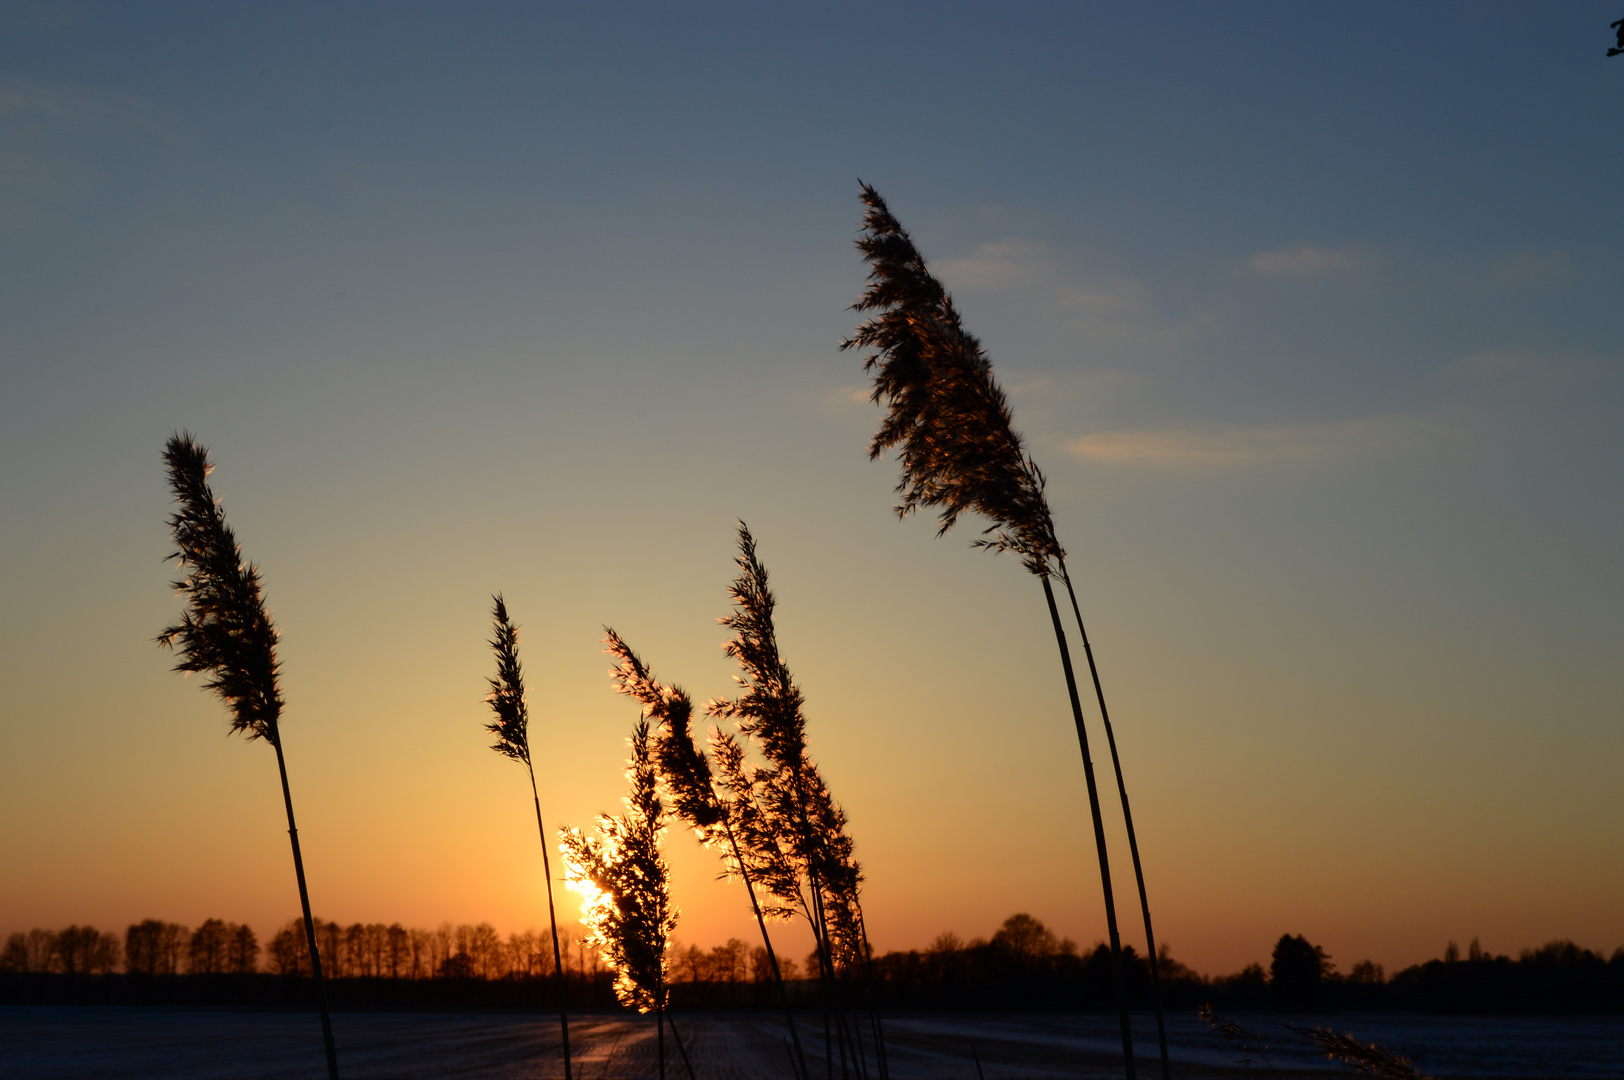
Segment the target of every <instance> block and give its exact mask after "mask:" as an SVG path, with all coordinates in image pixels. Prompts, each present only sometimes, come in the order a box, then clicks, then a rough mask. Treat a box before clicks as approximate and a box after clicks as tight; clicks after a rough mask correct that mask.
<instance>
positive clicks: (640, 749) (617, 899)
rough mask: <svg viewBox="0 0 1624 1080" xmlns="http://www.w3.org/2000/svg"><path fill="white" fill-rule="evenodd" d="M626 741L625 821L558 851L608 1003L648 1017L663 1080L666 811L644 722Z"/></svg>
mask: <svg viewBox="0 0 1624 1080" xmlns="http://www.w3.org/2000/svg"><path fill="white" fill-rule="evenodd" d="M630 741H631V749H632V757H631V763H630V766H629V767H628V768H627V770H626V778H627V779H628V780H630V781H631V785H632V788H631V792H630V794H629V795H628V796H627V797H626V813H624V814H621V815H619V816H611V815H609V814H600V815H599V816H598V832H599V834H600V835H599V836H596V837H587V836H583V835H582V834H581V832H580V830H579V829H563V830H561V831H560V836H561V838H562V845H561V846H562V848H563V851H564V865H565V867H566V869H567V873H568V881H569V886H570V888H571V889H574V890H576V891H577V892H579V893H580V894H581V896H582V901H581V919H582V922H584V923H585V924H586V927H587V930H588V933H589V935H590V936H589V937H588V941H589V943H590V944H591V945H592V946H593V947H594V948H596V949H597V950H598V952H599V954H600V955H601V956H602V957H603V959H604V961H605V962H606V963H607V964H608V965H609V967H610V968H611V969H612V970H613V971H614V973H615V984H614V989H615V997H616V998H617V999H619V1001H620V1003H621V1004H622V1005H626V1006H629V1007H631V1008H634V1009H636V1010H637V1011H638V1012H644V1013H646V1012H653V1013H654V1014H655V1018H654V1020H655V1028H656V1031H657V1032H658V1035H657V1039H658V1042H659V1055H660V1080H665V1005H666V988H667V985H668V984H669V982H670V980H669V979H668V978H667V975H668V972H667V964H668V960H669V958H668V956H667V951H668V948H669V946H670V941H671V931H672V930H673V929H675V928H676V925H677V915H678V912H677V908H676V905H674V904H673V903H671V889H670V884H669V882H670V870H669V868H668V867H667V866H666V863H665V857H664V856H663V855H662V854H661V853H660V840H661V837H662V836H663V835H664V833H665V807H664V805H663V804H662V803H661V801H660V795H659V775H658V772H657V771H656V769H655V766H654V755H653V753H652V751H651V747H650V739H649V722H648V718H647V717H639V718H638V721H637V726H636V727H635V728H634V729H633V730H632V737H631V740H630ZM684 1056H685V1057H686V1051H684Z"/></svg>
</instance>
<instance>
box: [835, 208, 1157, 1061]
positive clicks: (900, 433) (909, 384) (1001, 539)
mask: <svg viewBox="0 0 1624 1080" xmlns="http://www.w3.org/2000/svg"><path fill="white" fill-rule="evenodd" d="M862 200H863V202H864V203H865V204H866V205H867V207H868V209H867V212H866V214H865V216H864V219H863V227H864V234H863V236H862V237H861V238H860V239H859V240H858V241H857V247H858V249H859V250H860V251H861V252H862V253H863V257H864V259H866V260H867V262H868V264H869V275H868V281H869V283H868V286H867V288H866V289H865V290H864V292H863V296H862V298H861V299H860V300H859V301H858V302H857V303H856V304H854V305H853V307H854V308H855V309H856V310H858V311H873V312H877V314H875V315H874V316H872V317H871V318H870V319H868V321H866V322H865V323H863V324H862V325H861V326H860V327H858V329H857V332H856V333H855V334H854V335H853V336H852V337H851V338H850V339H849V340H847V341H844V342H842V343H841V348H842V349H848V348H865V349H873V350H874V352H873V353H872V354H871V355H869V356H868V357H867V358H865V360H864V363H863V366H864V370H866V371H869V372H871V373H872V374H873V379H874V386H873V391H872V393H871V395H870V398H871V400H872V401H873V402H874V403H875V404H877V405H882V406H884V407H885V409H886V415H885V418H884V419H883V420H882V421H881V424H880V429H879V431H878V432H876V433H875V435H874V437H873V439H872V440H871V441H870V442H869V457H870V458H878V457H880V456H881V455H883V454H885V453H886V452H888V451H890V450H893V449H894V450H896V451H897V456H898V460H899V462H900V464H901V470H902V475H901V479H900V480H899V482H898V484H897V489H896V490H897V493H898V494H899V495H900V496H901V502H900V503H899V504H898V505H897V506H896V508H895V509H896V512H897V514H898V516H901V517H906V516H907V515H908V514H911V513H913V512H914V511H915V510H917V509H919V508H921V507H927V508H932V509H935V510H936V511H937V512H938V522H939V527H938V530H937V535H938V536H940V535H942V534H943V533H946V532H947V531H948V530H949V529H951V528H952V527H953V525H954V524H955V523H957V521H958V519H959V517H960V515H962V514H964V513H966V512H969V511H974V512H975V513H977V514H980V515H981V516H982V517H984V518H986V519H987V521H988V522H989V523H990V524H989V525H988V526H987V528H986V529H985V530H984V531H983V533H982V536H981V538H980V539H978V540H976V541H975V545H976V546H977V547H983V548H987V549H989V550H991V551H993V552H995V553H997V552H1003V551H1008V552H1013V553H1014V554H1016V555H1018V556H1019V557H1020V559H1021V563H1022V565H1023V566H1025V567H1026V569H1027V570H1028V571H1030V572H1031V573H1033V574H1035V575H1037V577H1038V578H1039V580H1040V581H1041V582H1042V584H1043V594H1044V599H1045V601H1046V602H1047V605H1048V608H1049V618H1050V622H1051V623H1052V625H1053V628H1054V634H1055V641H1056V644H1057V645H1058V646H1059V649H1060V661H1061V666H1062V668H1063V670H1064V673H1065V677H1066V692H1067V695H1068V697H1069V699H1070V703H1071V710H1072V719H1073V721H1074V722H1075V724H1076V727H1077V741H1078V746H1079V748H1080V749H1081V751H1082V755H1083V770H1084V775H1085V777H1086V780H1087V785H1088V798H1089V808H1090V811H1091V813H1092V816H1093V824H1094V841H1095V846H1096V848H1097V850H1098V857H1099V863H1100V881H1101V887H1102V889H1103V891H1104V895H1105V915H1106V927H1107V930H1108V933H1109V938H1110V943H1111V953H1112V956H1113V958H1114V960H1115V963H1116V968H1117V979H1118V994H1117V1003H1118V1012H1119V1017H1120V1025H1121V1032H1122V1050H1123V1061H1124V1067H1125V1069H1126V1070H1127V1074H1128V1076H1129V1077H1130V1078H1131V1077H1132V1076H1133V1075H1134V1062H1133V1040H1132V1034H1131V1031H1130V1028H1129V1024H1128V1006H1127V992H1126V986H1125V984H1124V982H1123V979H1122V963H1121V940H1120V936H1119V934H1118V931H1117V921H1116V900H1115V897H1114V895H1113V892H1112V888H1111V869H1110V859H1109V857H1108V854H1107V851H1106V842H1105V826H1104V822H1103V819H1102V817H1101V814H1100V801H1099V794H1098V790H1097V788H1096V785H1095V779H1094V764H1093V760H1092V758H1091V757H1090V755H1089V750H1088V735H1087V733H1086V731H1085V730H1084V727H1083V712H1082V704H1081V701H1080V700H1079V698H1078V693H1077V680H1076V676H1075V674H1074V672H1073V670H1072V665H1071V652H1070V649H1069V647H1068V646H1067V644H1066V635H1065V630H1064V628H1063V627H1062V626H1061V621H1060V612H1059V608H1058V607H1057V605H1056V603H1055V597H1054V589H1053V587H1052V586H1051V584H1050V581H1049V579H1050V577H1051V576H1058V577H1059V578H1060V580H1061V581H1062V582H1063V583H1064V584H1065V586H1066V591H1067V593H1068V595H1069V596H1070V598H1071V605H1072V612H1073V615H1074V616H1075V617H1076V619H1077V628H1078V633H1079V635H1080V636H1081V638H1082V642H1083V649H1084V652H1085V653H1086V654H1087V658H1088V667H1089V673H1090V675H1091V676H1092V677H1093V682H1094V691H1095V695H1096V697H1097V698H1098V701H1099V706H1100V714H1101V717H1102V719H1103V721H1104V724H1105V732H1106V738H1107V740H1108V742H1109V744H1110V748H1111V761H1112V765H1113V767H1114V769H1115V772H1116V779H1117V789H1118V791H1119V793H1120V795H1121V801H1122V812H1123V817H1124V819H1125V821H1126V824H1127V831H1128V843H1129V850H1130V852H1131V853H1132V856H1133V864H1134V875H1135V877H1136V879H1137V880H1138V884H1139V899H1140V908H1141V910H1142V912H1143V914H1144V921H1145V937H1146V941H1147V944H1148V948H1147V950H1146V951H1147V953H1148V955H1149V956H1150V957H1151V958H1152V960H1151V970H1152V982H1153V987H1154V990H1155V1000H1156V1029H1157V1036H1158V1041H1159V1043H1160V1047H1161V1062H1162V1076H1163V1080H1168V1078H1169V1076H1170V1069H1169V1062H1168V1056H1167V1028H1166V1022H1165V1019H1164V1017H1163V1013H1162V1006H1161V992H1160V975H1159V973H1158V972H1157V971H1156V963H1155V956H1156V938H1155V933H1154V931H1153V930H1152V929H1151V920H1150V902H1149V900H1148V898H1147V896H1146V892H1145V884H1144V872H1143V869H1142V868H1141V866H1140V860H1139V843H1138V839H1137V837H1136V836H1135V834H1134V829H1133V814H1132V812H1131V810H1130V809H1129V805H1128V790H1127V786H1126V784H1125V783H1124V781H1123V778H1122V767H1121V763H1120V760H1119V758H1118V755H1117V749H1116V737H1115V735H1114V733H1113V732H1112V730H1111V719H1110V714H1109V712H1108V711H1107V710H1106V707H1105V693H1104V691H1103V690H1102V689H1101V686H1100V680H1099V672H1098V669H1097V667H1096V666H1095V663H1094V651H1093V648H1092V647H1091V645H1090V644H1089V641H1088V632H1087V630H1086V629H1085V628H1084V626H1083V621H1082V612H1081V609H1080V608H1079V606H1078V604H1077V596H1076V591H1075V590H1074V589H1073V588H1072V583H1071V578H1070V575H1069V574H1068V573H1067V571H1066V555H1065V550H1064V549H1063V548H1062V547H1061V546H1060V542H1059V540H1058V539H1057V538H1056V536H1055V530H1054V520H1053V517H1052V515H1051V514H1050V511H1049V504H1048V500H1047V499H1046V498H1045V497H1044V493H1043V492H1044V479H1043V473H1042V472H1041V471H1040V470H1039V469H1038V467H1037V463H1036V462H1034V461H1033V460H1032V457H1031V455H1030V454H1029V453H1027V451H1026V448H1025V445H1024V443H1023V442H1022V440H1021V436H1020V435H1019V434H1018V433H1017V432H1016V431H1015V429H1014V422H1013V415H1012V413H1011V411H1010V408H1009V402H1008V400H1007V398H1006V397H1005V396H1004V392H1003V389H1002V388H1001V387H1000V386H999V385H998V382H997V380H996V379H995V378H994V377H993V374H992V363H991V361H990V360H988V358H987V355H986V353H985V351H984V350H983V349H982V347H981V342H980V341H979V340H977V339H976V338H975V337H974V336H973V335H971V334H969V333H968V332H966V331H965V329H964V327H963V324H962V322H961V320H960V318H959V313H958V311H957V309H956V308H955V307H954V306H953V301H952V298H951V297H950V296H949V295H948V293H947V290H946V289H945V288H943V287H942V284H941V282H940V281H938V280H937V279H936V278H935V277H934V276H933V275H932V274H931V273H930V270H929V269H928V268H927V267H926V265H925V260H924V257H923V256H922V255H920V254H919V250H918V249H917V248H916V247H915V246H914V243H913V239H912V238H911V237H910V236H909V235H908V233H907V231H906V230H904V229H903V228H902V225H901V224H900V223H899V222H898V221H897V219H896V218H895V217H894V216H893V215H892V214H891V212H890V210H889V209H888V208H887V207H886V205H885V200H883V199H882V198H880V196H879V193H878V192H876V191H875V190H874V189H873V188H872V187H870V186H869V185H867V184H864V185H863V186H862Z"/></svg>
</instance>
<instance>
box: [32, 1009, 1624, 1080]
mask: <svg viewBox="0 0 1624 1080" xmlns="http://www.w3.org/2000/svg"><path fill="white" fill-rule="evenodd" d="M1238 1019H1241V1020H1243V1021H1244V1022H1245V1023H1247V1024H1248V1025H1249V1026H1251V1027H1253V1028H1254V1029H1255V1030H1257V1031H1258V1032H1259V1033H1260V1034H1263V1035H1264V1036H1265V1038H1267V1039H1268V1040H1269V1041H1270V1042H1271V1043H1272V1044H1273V1045H1274V1046H1275V1047H1276V1050H1275V1056H1274V1061H1275V1065H1276V1066H1277V1067H1279V1068H1280V1071H1281V1072H1282V1073H1283V1074H1287V1075H1293V1074H1294V1075H1301V1074H1303V1073H1314V1074H1317V1075H1318V1076H1321V1077H1324V1076H1325V1075H1326V1074H1325V1073H1324V1072H1323V1071H1322V1070H1323V1069H1324V1068H1326V1064H1325V1063H1324V1062H1323V1060H1318V1059H1316V1058H1315V1057H1314V1056H1313V1055H1312V1054H1311V1053H1310V1052H1308V1051H1306V1050H1304V1049H1301V1048H1299V1047H1298V1045H1297V1044H1296V1043H1295V1040H1294V1038H1293V1037H1292V1036H1290V1035H1289V1034H1288V1033H1286V1032H1285V1031H1283V1030H1282V1029H1281V1028H1280V1027H1279V1025H1278V1022H1277V1020H1276V1019H1274V1018H1269V1017H1259V1016H1248V1017H1239V1018H1238ZM1297 1022H1300V1023H1325V1024H1327V1025H1329V1026H1332V1027H1335V1028H1337V1029H1338V1030H1342V1031H1351V1032H1352V1033H1354V1034H1356V1035H1358V1036H1360V1037H1361V1038H1362V1039H1364V1040H1365V1041H1373V1042H1377V1043H1380V1044H1382V1045H1384V1046H1386V1047H1388V1048H1389V1049H1392V1050H1397V1051H1400V1052H1403V1053H1405V1054H1407V1055H1408V1056H1410V1057H1412V1058H1413V1059H1414V1060H1415V1062H1416V1064H1417V1065H1418V1066H1419V1067H1420V1068H1421V1069H1422V1071H1424V1072H1428V1073H1431V1074H1432V1075H1435V1076H1439V1077H1450V1076H1473V1077H1489V1076H1496V1077H1536V1076H1538V1077H1624V1020H1613V1019H1607V1020H1598V1019H1575V1020H1566V1019H1500V1018H1493V1019H1485V1018H1440V1017H1421V1016H1394V1015H1392V1014H1384V1015H1380V1016H1376V1015H1367V1016H1336V1017H1324V1018H1314V1017H1306V1018H1297ZM678 1023H679V1025H681V1027H682V1029H683V1037H684V1041H685V1042H686V1043H688V1044H689V1045H688V1053H689V1057H690V1059H691V1060H692V1062H693V1065H694V1071H695V1073H696V1074H697V1076H698V1077H699V1078H700V1080H744V1078H764V1080H779V1078H782V1080H793V1074H792V1073H791V1071H790V1067H789V1058H788V1051H787V1048H786V1045H785V1037H784V1035H785V1029H784V1026H783V1022H782V1020H779V1021H777V1022H774V1021H773V1020H772V1019H771V1018H769V1017H766V1016H753V1015H740V1014H737V1013H734V1014H686V1015H680V1016H679V1017H678ZM333 1026H334V1029H335V1032H336V1035H337V1040H338V1049H339V1057H340V1065H341V1069H342V1073H343V1075H344V1076H345V1077H347V1078H354V1080H363V1078H384V1077H400V1078H403V1080H404V1078H428V1077H536V1078H540V1077H548V1078H550V1077H560V1076H562V1075H563V1069H562V1065H561V1062H560V1059H559V1055H558V1026H557V1023H556V1021H549V1020H548V1019H547V1018H545V1017H536V1016H530V1015H523V1014H513V1013H501V1014H496V1013H484V1014H480V1013H474V1014H454V1013H340V1014H338V1015H336V1016H335V1017H334V1019H333ZM1136 1026H1137V1027H1138V1028H1139V1031H1138V1038H1139V1039H1141V1040H1143V1042H1142V1044H1141V1046H1142V1049H1141V1053H1143V1052H1144V1051H1149V1053H1150V1055H1151V1057H1150V1058H1147V1059H1142V1064H1141V1066H1140V1075H1141V1076H1142V1077H1146V1078H1147V1080H1148V1078H1150V1077H1152V1076H1153V1074H1154V1073H1155V1072H1156V1069H1155V1063H1154V1060H1153V1058H1154V1053H1155V1049H1154V1041H1153V1040H1154V1029H1153V1028H1152V1026H1151V1024H1150V1021H1149V1019H1148V1018H1147V1017H1138V1018H1136ZM819 1030H821V1029H820V1027H819V1025H818V1024H817V1023H816V1019H815V1018H814V1017H812V1016H810V1015H809V1016H807V1017H805V1023H804V1025H803V1026H802V1038H803V1040H804V1041H805V1042H806V1045H807V1050H808V1052H809V1053H810V1054H811V1055H812V1056H813V1058H814V1060H813V1062H812V1073H813V1077H814V1080H817V1078H818V1077H821V1076H822V1075H824V1072H823V1059H822V1056H821V1053H822V1040H821V1038H819V1036H818V1031H819ZM1171 1031H1172V1040H1171V1041H1172V1043H1173V1048H1174V1049H1173V1058H1174V1061H1175V1068H1174V1075H1175V1076H1177V1077H1181V1078H1188V1080H1199V1078H1205V1077H1212V1078H1219V1077H1230V1078H1238V1077H1239V1076H1241V1075H1242V1072H1241V1071H1240V1070H1238V1069H1237V1068H1236V1067H1235V1063H1234V1058H1235V1054H1234V1053H1233V1052H1231V1051H1229V1050H1227V1049H1226V1048H1225V1047H1224V1046H1222V1045H1221V1044H1220V1043H1219V1042H1218V1041H1217V1040H1216V1039H1215V1038H1213V1037H1212V1036H1211V1035H1210V1034H1209V1033H1208V1032H1207V1030H1206V1027H1205V1026H1204V1025H1203V1024H1201V1023H1200V1021H1199V1020H1197V1019H1196V1018H1195V1017H1193V1016H1183V1015H1181V1016H1177V1017H1174V1018H1172V1028H1171ZM571 1035H572V1041H573V1049H574V1051H575V1053H574V1059H575V1062H576V1070H575V1075H576V1076H577V1077H580V1078H582V1080H600V1078H602V1080H608V1078H611V1077H613V1078H638V1080H641V1078H646V1077H652V1076H655V1075H657V1074H656V1071H655V1042H654V1025H653V1023H652V1022H651V1021H649V1020H646V1019H640V1018H628V1017H624V1016H584V1017H579V1018H577V1019H576V1021H575V1022H574V1023H573V1024H572V1025H571ZM886 1036H887V1043H888V1046H889V1050H890V1063H891V1074H892V1076H894V1077H895V1078H896V1080H918V1078H926V1077H931V1078H941V1080H976V1077H977V1072H976V1064H975V1060H974V1056H973V1055H972V1049H971V1048H972V1046H973V1047H974V1055H978V1056H979V1057H980V1060H981V1067H982V1070H983V1072H984V1075H985V1077H986V1080H1015V1078H1028V1077H1030V1078H1047V1077H1077V1076H1084V1077H1093V1076H1099V1077H1117V1076H1120V1075H1121V1069H1120V1066H1119V1065H1118V1064H1117V1062H1118V1060H1119V1055H1117V1054H1113V1049H1115V1048H1116V1047H1117V1046H1118V1043H1117V1037H1116V1032H1115V1023H1114V1020H1113V1019H1112V1018H1111V1017H1109V1016H1105V1015H1070V1016H1045V1015H1032V1016H1025V1017H1017V1016H1009V1015H1003V1016H966V1015H910V1016H899V1017H892V1018H889V1019H887V1020H886ZM667 1051H668V1053H669V1055H670V1058H669V1061H668V1064H667V1075H668V1076H670V1077H671V1078H672V1080H677V1078H678V1077H681V1076H685V1075H686V1073H684V1072H683V1068H682V1064H681V1061H680V1060H679V1059H678V1057H677V1054H676V1049H675V1047H674V1046H672V1045H671V1044H670V1041H669V1040H667ZM325 1072H326V1070H325V1068H324V1065H323V1062H322V1057H321V1034H320V1029H319V1026H318V1022H317V1020H316V1018H315V1017H314V1016H311V1015H306V1014H301V1013H285V1012H211V1011H191V1010H180V1009H143V1008H116V1007H109V1008H97V1007H69V1006H63V1007H42V1008H32V1007H3V1008H0V1076H4V1077H7V1078H13V1077H15V1078H35V1077H37V1078H55V1077H63V1078H66V1077H76V1078H77V1077H149V1076H150V1077H159V1076H161V1077H175V1078H202V1077H222V1078H224V1077H245V1078H246V1077H255V1078H259V1077H263V1078H267V1080H269V1078H280V1077H289V1078H294V1077H299V1078H303V1077H310V1078H320V1077H323V1076H324V1075H325ZM835 1075H836V1076H838V1075H839V1068H838V1066H837V1067H836V1070H835ZM1347 1075H1350V1076H1351V1075H1352V1074H1347Z"/></svg>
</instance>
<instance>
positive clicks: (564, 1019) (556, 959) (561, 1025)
mask: <svg viewBox="0 0 1624 1080" xmlns="http://www.w3.org/2000/svg"><path fill="white" fill-rule="evenodd" d="M525 765H526V766H527V767H528V766H529V765H530V763H529V762H528V761H526V762H525ZM530 797H531V799H532V800H533V801H534V802H535V804H536V831H537V832H538V833H540V834H541V872H542V873H543V874H544V875H545V876H546V878H547V926H548V927H549V928H550V929H551V930H552V932H553V974H554V975H556V976H557V978H558V1030H559V1032H560V1033H561V1035H562V1038H563V1043H564V1080H572V1074H571V1072H570V1016H569V1008H568V1005H567V1004H566V1003H565V1001H564V957H563V954H562V952H561V950H560V949H559V948H558V916H557V915H555V914H554V913H553V866H552V862H551V861H550V860H549V859H548V858H547V830H546V829H545V828H543V827H542V824H541V796H540V795H538V794H537V793H536V770H535V769H534V768H531V769H530Z"/></svg>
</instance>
